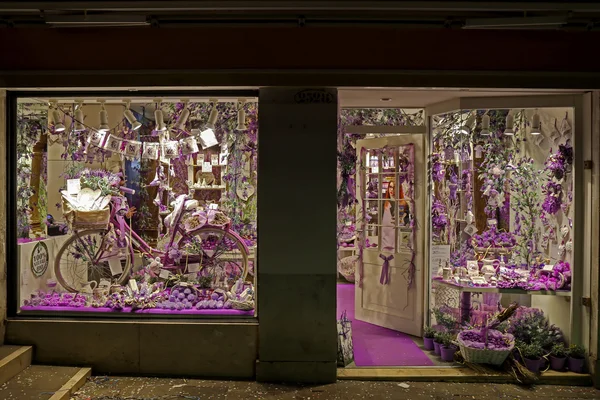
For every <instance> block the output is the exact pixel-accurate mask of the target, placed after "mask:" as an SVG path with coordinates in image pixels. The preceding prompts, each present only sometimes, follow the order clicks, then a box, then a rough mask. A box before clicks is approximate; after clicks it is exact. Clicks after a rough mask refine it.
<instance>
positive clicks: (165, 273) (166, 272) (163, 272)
mask: <svg viewBox="0 0 600 400" xmlns="http://www.w3.org/2000/svg"><path fill="white" fill-rule="evenodd" d="M158 276H159V277H161V278H163V279H169V276H171V272H169V270H167V269H161V270H160V274H159V275H158Z"/></svg>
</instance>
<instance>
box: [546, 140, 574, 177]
mask: <svg viewBox="0 0 600 400" xmlns="http://www.w3.org/2000/svg"><path fill="white" fill-rule="evenodd" d="M572 165H573V147H572V146H571V143H570V141H567V142H566V143H565V144H564V145H562V144H561V145H559V146H558V151H557V152H556V153H551V154H550V156H549V157H548V160H546V169H547V170H548V171H550V175H551V176H552V177H554V178H555V179H556V180H559V181H560V180H561V179H563V178H564V176H565V174H566V173H568V172H570V170H571V166H572Z"/></svg>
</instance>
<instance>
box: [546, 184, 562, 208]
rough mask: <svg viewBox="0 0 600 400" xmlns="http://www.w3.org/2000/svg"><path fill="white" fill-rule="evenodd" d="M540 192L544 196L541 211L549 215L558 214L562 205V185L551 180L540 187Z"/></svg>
mask: <svg viewBox="0 0 600 400" xmlns="http://www.w3.org/2000/svg"><path fill="white" fill-rule="evenodd" d="M542 192H543V193H544V195H545V196H546V197H545V198H544V202H543V203H542V210H544V211H545V212H547V213H548V214H551V215H553V214H556V213H558V212H559V211H560V209H561V205H562V203H563V189H562V185H561V184H560V183H557V182H554V181H553V180H549V181H548V182H546V184H545V185H544V186H543V187H542Z"/></svg>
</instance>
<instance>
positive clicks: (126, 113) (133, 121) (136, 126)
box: [123, 100, 142, 131]
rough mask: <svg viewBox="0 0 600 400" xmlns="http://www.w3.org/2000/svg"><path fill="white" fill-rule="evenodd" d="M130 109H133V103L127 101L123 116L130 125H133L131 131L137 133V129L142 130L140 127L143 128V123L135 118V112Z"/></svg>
mask: <svg viewBox="0 0 600 400" xmlns="http://www.w3.org/2000/svg"><path fill="white" fill-rule="evenodd" d="M129 107H131V101H130V100H125V111H124V112H123V116H124V117H125V118H126V119H127V121H128V122H129V124H130V125H131V129H133V130H134V131H135V130H137V129H140V127H141V126H142V123H141V122H140V121H138V120H137V118H136V117H135V115H133V112H131V110H130V109H129Z"/></svg>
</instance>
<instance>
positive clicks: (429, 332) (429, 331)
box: [423, 326, 435, 350]
mask: <svg viewBox="0 0 600 400" xmlns="http://www.w3.org/2000/svg"><path fill="white" fill-rule="evenodd" d="M434 337H435V329H433V328H432V327H430V326H426V327H425V329H424V330H423V347H424V348H425V350H433V339H434Z"/></svg>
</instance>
